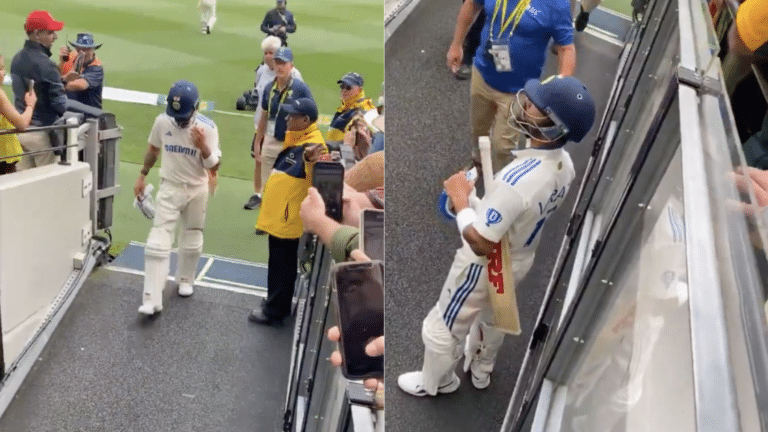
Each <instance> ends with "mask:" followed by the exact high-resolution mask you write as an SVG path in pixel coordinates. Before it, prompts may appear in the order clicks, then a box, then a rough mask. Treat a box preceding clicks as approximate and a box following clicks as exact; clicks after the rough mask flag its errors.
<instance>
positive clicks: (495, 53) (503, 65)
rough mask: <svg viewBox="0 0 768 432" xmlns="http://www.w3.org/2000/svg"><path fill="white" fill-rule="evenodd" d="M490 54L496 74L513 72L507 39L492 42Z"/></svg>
mask: <svg viewBox="0 0 768 432" xmlns="http://www.w3.org/2000/svg"><path fill="white" fill-rule="evenodd" d="M488 53H489V54H491V57H493V64H494V65H495V66H496V72H512V58H511V56H510V55H509V42H508V41H507V40H506V39H501V40H498V41H496V42H492V43H491V47H490V48H489V49H488Z"/></svg>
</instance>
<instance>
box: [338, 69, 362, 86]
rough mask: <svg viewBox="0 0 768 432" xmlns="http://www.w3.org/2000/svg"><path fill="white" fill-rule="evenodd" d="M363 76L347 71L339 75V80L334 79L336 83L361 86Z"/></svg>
mask: <svg viewBox="0 0 768 432" xmlns="http://www.w3.org/2000/svg"><path fill="white" fill-rule="evenodd" d="M363 82H364V81H363V76H362V75H360V74H359V73H357V72H349V73H347V74H346V75H344V76H343V77H341V79H340V80H338V81H336V83H337V84H346V85H349V86H358V87H362V86H363Z"/></svg>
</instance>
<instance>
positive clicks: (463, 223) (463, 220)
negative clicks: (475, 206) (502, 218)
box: [456, 207, 477, 235]
mask: <svg viewBox="0 0 768 432" xmlns="http://www.w3.org/2000/svg"><path fill="white" fill-rule="evenodd" d="M475 219H477V213H475V211H474V210H472V208H470V207H467V208H465V209H464V210H462V211H460V212H459V214H457V215H456V224H457V225H458V226H459V234H461V235H464V229H465V228H466V227H468V226H470V225H471V224H472V223H473V222H474V221H475Z"/></svg>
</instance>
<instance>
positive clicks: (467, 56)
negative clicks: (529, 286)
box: [462, 0, 485, 65]
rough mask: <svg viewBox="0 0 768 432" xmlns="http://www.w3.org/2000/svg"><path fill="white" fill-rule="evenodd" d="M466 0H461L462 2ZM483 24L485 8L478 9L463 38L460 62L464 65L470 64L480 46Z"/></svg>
mask: <svg viewBox="0 0 768 432" xmlns="http://www.w3.org/2000/svg"><path fill="white" fill-rule="evenodd" d="M464 1H466V0H463V1H462V3H463V2H464ZM484 25H485V9H483V10H481V11H480V14H479V15H477V19H475V22H474V23H472V26H471V27H470V28H469V32H468V33H467V36H466V37H465V38H464V60H463V61H462V63H464V64H465V65H471V64H472V58H473V57H474V56H475V52H476V51H477V47H479V46H480V34H481V33H482V32H483V26H484Z"/></svg>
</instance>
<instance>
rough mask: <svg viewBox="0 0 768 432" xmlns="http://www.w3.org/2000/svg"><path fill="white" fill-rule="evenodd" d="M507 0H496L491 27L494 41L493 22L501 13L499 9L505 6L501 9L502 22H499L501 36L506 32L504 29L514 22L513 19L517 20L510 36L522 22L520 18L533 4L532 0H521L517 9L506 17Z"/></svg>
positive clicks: (491, 38)
mask: <svg viewBox="0 0 768 432" xmlns="http://www.w3.org/2000/svg"><path fill="white" fill-rule="evenodd" d="M507 1H508V0H496V6H494V8H493V18H492V19H491V28H490V36H491V37H490V40H491V41H493V40H494V37H493V23H495V22H496V17H497V16H498V15H499V10H500V9H502V8H503V10H502V11H501V15H502V17H501V23H499V36H501V35H502V34H504V31H505V30H506V29H507V28H509V26H510V25H511V24H512V21H514V22H515V24H514V25H513V26H512V30H511V31H510V32H509V34H510V36H511V35H512V33H514V32H515V29H516V28H517V25H518V24H520V20H521V19H522V18H523V14H524V13H525V11H526V10H527V9H528V6H529V5H530V4H531V0H520V1H518V2H517V6H515V9H514V10H513V11H512V13H511V14H509V16H508V17H507V19H506V20H505V19H504V16H506V15H507Z"/></svg>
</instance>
